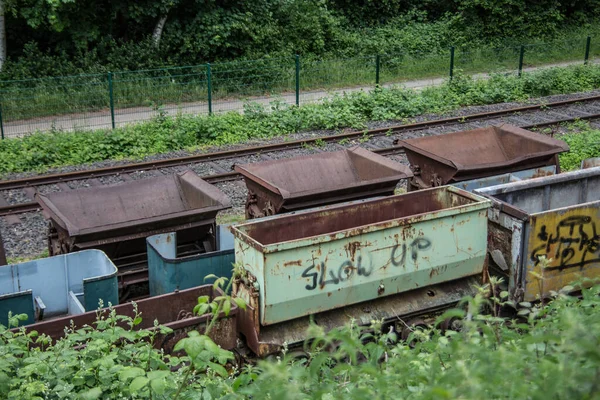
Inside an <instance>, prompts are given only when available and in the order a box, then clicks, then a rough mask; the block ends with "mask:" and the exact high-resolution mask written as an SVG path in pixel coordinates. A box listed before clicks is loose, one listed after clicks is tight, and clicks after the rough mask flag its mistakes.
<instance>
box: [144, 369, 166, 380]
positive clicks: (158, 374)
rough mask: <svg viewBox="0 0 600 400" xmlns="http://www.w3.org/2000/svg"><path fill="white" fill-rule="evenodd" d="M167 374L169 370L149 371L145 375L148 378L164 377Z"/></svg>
mask: <svg viewBox="0 0 600 400" xmlns="http://www.w3.org/2000/svg"><path fill="white" fill-rule="evenodd" d="M169 375H171V372H170V371H161V370H159V371H150V372H148V374H146V376H147V377H148V379H150V380H154V379H162V378H166V377H168V376H169Z"/></svg>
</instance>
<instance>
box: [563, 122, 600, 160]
mask: <svg viewBox="0 0 600 400" xmlns="http://www.w3.org/2000/svg"><path fill="white" fill-rule="evenodd" d="M570 130H574V131H575V132H577V133H573V134H567V135H561V136H560V139H561V140H564V141H565V142H567V144H568V145H569V147H570V151H569V152H568V153H564V154H561V155H560V156H559V158H560V167H561V169H562V170H563V171H572V170H574V169H579V167H580V166H581V162H582V161H583V160H585V159H586V158H593V157H600V130H598V129H594V128H592V127H591V126H590V124H589V123H587V122H579V123H576V124H572V126H571V127H570Z"/></svg>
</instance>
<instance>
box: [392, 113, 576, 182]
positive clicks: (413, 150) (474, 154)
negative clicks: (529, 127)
mask: <svg viewBox="0 0 600 400" xmlns="http://www.w3.org/2000/svg"><path fill="white" fill-rule="evenodd" d="M399 145H400V146H403V147H404V148H405V150H406V156H407V158H408V160H409V162H410V164H411V168H412V169H413V173H414V177H413V178H412V179H411V180H410V185H409V189H411V190H414V189H422V188H427V187H433V186H441V185H446V184H449V183H454V182H461V181H465V180H471V179H478V178H483V177H488V176H493V175H499V174H503V173H509V172H514V171H521V170H526V169H532V168H539V167H544V166H551V165H556V166H557V168H558V165H557V158H556V155H557V154H558V153H561V152H564V151H568V150H569V146H567V144H566V143H564V142H563V141H561V140H556V139H553V138H549V137H547V136H545V135H542V134H538V133H534V132H530V131H526V130H524V129H521V128H519V127H516V126H510V125H501V126H490V127H486V128H479V129H474V130H470V131H462V132H453V133H449V134H445V135H439V136H428V137H423V138H418V139H409V140H404V141H399Z"/></svg>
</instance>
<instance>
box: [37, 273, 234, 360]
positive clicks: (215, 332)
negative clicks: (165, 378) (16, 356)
mask: <svg viewBox="0 0 600 400" xmlns="http://www.w3.org/2000/svg"><path fill="white" fill-rule="evenodd" d="M221 295H223V292H222V291H221V290H220V289H218V288H217V289H214V288H213V287H212V285H204V286H198V287H195V288H192V289H187V290H182V291H179V292H176V293H169V294H165V295H162V296H155V297H151V298H148V299H142V300H139V301H137V302H136V306H137V311H138V313H139V314H140V316H141V317H142V321H141V323H140V324H138V325H136V326H135V327H134V329H136V330H139V329H149V330H151V329H157V328H155V326H154V320H157V321H158V323H159V324H160V325H162V326H166V327H168V328H171V329H172V330H173V332H172V333H170V334H164V335H163V334H158V335H157V337H156V338H155V340H154V346H155V347H156V348H158V349H163V350H164V351H165V353H171V352H172V350H173V347H174V346H175V344H176V343H177V342H178V341H179V340H180V339H182V338H184V337H186V336H187V332H189V331H192V330H197V331H199V332H200V333H204V331H205V330H206V327H207V325H208V323H210V320H211V318H212V316H213V315H212V314H211V313H209V314H204V315H199V316H194V315H192V310H193V308H194V306H195V305H196V304H198V297H201V296H209V299H210V300H213V299H214V298H215V297H217V296H221ZM114 310H115V312H116V314H117V315H125V316H128V317H130V318H134V317H135V309H134V306H133V304H131V303H127V304H121V305H118V306H116V307H114ZM107 312H109V310H108V309H106V308H105V309H102V310H95V311H90V312H86V313H84V314H79V315H73V316H69V317H64V318H58V319H53V320H49V321H43V322H38V323H36V324H33V325H29V326H27V327H26V329H27V330H28V331H36V332H38V334H46V335H48V336H50V337H51V338H52V339H53V340H58V339H60V338H62V337H64V336H65V328H66V327H71V326H72V327H74V329H75V330H77V329H80V328H83V327H84V326H91V327H94V326H95V325H94V322H96V319H97V315H98V313H102V314H105V313H107ZM237 313H238V307H237V305H236V304H235V303H234V304H232V305H231V310H230V311H229V314H228V315H227V316H226V315H225V313H224V312H221V313H220V314H219V316H218V320H217V321H216V323H215V325H214V326H213V328H212V331H211V333H210V335H209V336H210V337H211V338H212V339H213V340H214V341H215V343H217V344H218V345H220V346H221V347H223V348H224V349H232V348H234V347H235V346H236V342H237V330H236V316H237ZM118 324H119V325H120V326H122V327H124V328H127V329H129V326H128V325H127V322H125V321H119V323H118Z"/></svg>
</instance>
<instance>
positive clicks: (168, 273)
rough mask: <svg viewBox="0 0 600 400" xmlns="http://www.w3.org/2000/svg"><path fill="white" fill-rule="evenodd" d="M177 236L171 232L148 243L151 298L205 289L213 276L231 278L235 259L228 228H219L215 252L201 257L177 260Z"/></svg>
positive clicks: (194, 256) (149, 240) (151, 238)
mask: <svg viewBox="0 0 600 400" xmlns="http://www.w3.org/2000/svg"><path fill="white" fill-rule="evenodd" d="M176 235H177V234H176V233H175V232H171V233H164V234H161V235H154V236H150V237H149V238H147V239H146V244H147V247H148V278H149V281H150V296H158V295H162V294H167V293H171V292H174V291H176V290H183V289H189V288H193V287H196V286H200V285H203V284H205V283H207V281H205V279H204V278H205V277H206V276H207V275H211V274H214V275H216V276H218V277H226V278H228V279H230V278H231V275H232V274H231V271H232V269H233V265H232V264H233V263H234V261H235V256H234V253H233V235H232V234H231V232H229V229H228V225H221V226H218V227H217V241H216V243H217V248H216V250H215V251H208V252H205V253H202V254H195V255H190V256H184V257H181V256H180V257H177V236H176Z"/></svg>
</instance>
